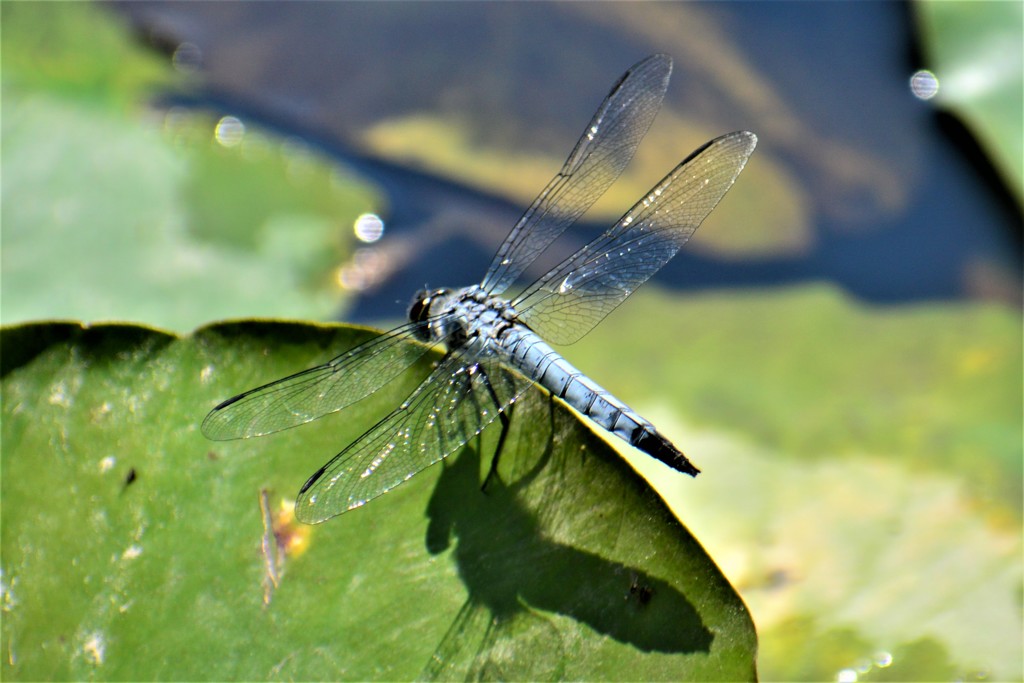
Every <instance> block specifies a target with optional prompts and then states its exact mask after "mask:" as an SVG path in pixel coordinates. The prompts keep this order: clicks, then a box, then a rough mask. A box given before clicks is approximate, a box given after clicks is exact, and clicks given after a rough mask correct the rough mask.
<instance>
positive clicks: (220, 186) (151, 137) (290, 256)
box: [0, 3, 380, 330]
mask: <svg viewBox="0 0 1024 683" xmlns="http://www.w3.org/2000/svg"><path fill="white" fill-rule="evenodd" d="M3 18H4V29H5V31H4V36H5V41H4V43H3V99H4V116H3V119H2V135H3V141H4V144H3V149H2V172H3V178H4V182H3V185H2V188H0V192H2V207H3V208H2V212H3V216H2V218H3V226H4V244H3V252H2V258H3V264H2V266H3V279H4V287H5V289H8V290H10V291H16V292H17V294H18V295H17V297H10V296H9V297H7V298H6V299H5V301H4V307H3V310H2V312H0V316H2V320H3V322H4V323H12V322H22V321H27V320H32V319H40V318H72V319H87V320H102V319H107V320H109V319H115V320H117V319H120V320H138V321H144V322H146V323H150V324H154V325H161V326H164V327H168V328H172V329H178V330H189V329H192V328H193V327H195V326H197V325H200V324H203V323H204V322H207V321H209V320H214V319H219V318H224V317H227V316H274V315H285V314H287V315H291V316H299V317H309V318H327V317H332V316H334V315H336V314H337V312H338V310H339V309H340V308H341V306H342V305H343V301H344V292H343V291H342V289H341V288H340V287H339V286H338V284H337V281H336V278H334V277H333V275H334V271H335V269H336V268H337V266H338V265H339V264H340V263H342V261H343V260H344V259H345V258H347V256H348V255H349V252H350V251H351V243H352V241H353V239H352V229H351V227H352V222H353V221H354V220H355V218H356V216H358V215H359V214H360V213H363V212H365V211H373V210H377V207H378V206H379V204H380V200H379V199H378V197H377V196H376V195H375V193H374V192H373V191H372V190H371V189H370V188H369V186H368V185H366V184H365V183H363V182H361V181H358V180H356V179H355V178H354V177H352V176H351V175H349V174H346V173H343V172H341V171H339V170H336V169H335V168H333V166H332V165H331V164H330V163H328V162H327V161H326V160H325V159H323V158H321V157H318V156H317V155H315V154H313V153H312V152H310V151H309V150H305V149H303V148H302V147H301V145H300V144H299V143H297V142H295V141H291V142H282V141H280V140H275V139H274V138H271V137H268V136H265V135H263V134H261V133H260V131H258V130H253V129H252V128H251V127H250V128H249V129H247V130H245V132H244V135H242V136H241V138H240V140H239V139H228V138H226V137H225V136H220V137H219V139H220V140H221V142H217V139H218V136H216V135H215V128H216V126H217V120H216V119H214V118H213V117H210V116H209V115H206V114H202V113H190V112H185V111H182V110H178V109H172V110H171V111H169V112H167V113H166V114H165V113H160V112H152V111H146V110H145V109H144V106H145V105H144V98H145V96H146V95H147V93H148V89H150V88H154V87H156V86H157V85H166V84H169V83H171V82H178V81H180V78H178V79H176V78H174V75H173V74H172V72H171V69H170V67H169V65H168V64H166V63H164V64H160V63H159V62H158V61H156V60H155V58H154V57H153V56H152V55H150V54H149V53H146V52H144V51H143V50H141V48H139V47H137V46H135V45H134V44H133V43H132V42H131V41H130V39H129V37H128V34H127V31H126V30H125V29H124V28H123V27H121V26H120V25H119V23H118V22H117V21H116V20H115V19H114V18H113V17H112V16H110V15H108V14H107V13H106V12H104V11H102V10H101V9H99V8H97V7H96V6H93V5H87V4H84V3H14V4H13V5H4V9H3ZM87 28H91V29H94V31H92V32H90V33H88V34H86V33H85V32H84V31H85V29H87ZM86 35H88V41H89V42H88V44H83V42H84V36H86ZM8 37H12V38H11V39H10V40H7V38H8ZM242 125H244V124H242ZM296 301H298V302H301V304H300V305H299V306H298V307H297V306H296V303H295V302H296Z"/></svg>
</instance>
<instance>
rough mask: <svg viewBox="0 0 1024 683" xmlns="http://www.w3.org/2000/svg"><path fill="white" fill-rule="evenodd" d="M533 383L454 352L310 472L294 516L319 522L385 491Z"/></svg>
mask: <svg viewBox="0 0 1024 683" xmlns="http://www.w3.org/2000/svg"><path fill="white" fill-rule="evenodd" d="M532 384H533V383H532V382H530V381H529V380H528V379H526V378H525V377H523V376H522V375H520V374H518V373H516V372H515V371H513V370H510V369H508V368H506V367H505V366H503V365H501V363H499V362H498V361H497V360H472V359H469V358H468V357H467V356H466V355H465V354H462V353H459V352H455V353H451V354H449V355H448V356H447V357H446V358H445V359H444V360H443V361H442V362H441V364H440V365H438V366H437V368H436V369H435V370H434V371H433V372H432V373H431V374H430V376H429V377H427V379H425V380H424V381H423V383H422V384H420V386H419V387H418V388H417V389H416V391H415V392H413V394H412V395H411V396H410V397H409V399H408V400H407V401H406V402H405V403H403V404H402V405H401V406H399V407H398V408H397V409H396V410H395V411H394V412H392V413H391V414H390V415H388V416H387V417H386V418H384V419H383V420H381V421H380V422H378V423H377V424H376V425H375V426H374V427H373V428H372V429H370V430H369V431H368V432H366V433H365V434H363V435H362V436H361V437H359V439H357V440H356V441H355V443H353V444H352V445H350V446H349V447H348V448H346V449H345V450H343V451H342V452H341V453H339V454H338V455H336V456H334V458H333V459H331V460H330V461H329V462H328V463H327V464H326V465H324V466H323V467H321V468H320V469H319V470H318V471H317V472H316V473H315V474H314V475H313V476H312V477H310V478H309V480H308V481H307V482H306V483H305V485H304V486H303V487H302V490H301V491H300V492H299V495H298V498H297V500H296V502H295V514H296V516H297V517H298V519H299V520H301V521H303V522H306V523H308V524H316V523H318V522H323V521H324V520H327V519H329V518H331V517H334V516H335V515H340V514H341V513H343V512H346V511H347V510H351V509H353V508H356V507H359V506H361V505H363V504H365V503H366V502H367V501H369V500H371V499H373V498H376V497H377V496H379V495H382V494H384V493H387V492H388V491H390V490H391V489H392V488H394V487H396V486H398V485H399V484H401V483H402V482H404V481H406V480H407V479H409V478H410V477H412V476H413V475H414V474H416V473H417V472H419V471H421V470H423V469H425V468H426V467H428V466H430V465H432V464H434V463H435V462H437V461H438V460H441V459H442V458H444V457H446V456H448V455H450V454H451V453H453V452H455V451H456V450H458V449H459V448H460V447H461V446H462V445H463V444H465V443H466V442H467V441H469V440H470V439H471V438H473V437H474V436H475V435H477V434H479V433H480V432H481V431H482V430H483V428H484V427H486V426H487V425H488V424H490V423H491V422H493V421H494V419H495V418H497V417H498V415H499V413H501V411H503V410H505V409H506V408H508V407H509V406H510V405H512V403H513V402H515V400H516V399H517V398H518V397H519V396H520V395H521V394H522V393H523V392H524V391H526V390H527V389H528V388H530V387H531V386H532Z"/></svg>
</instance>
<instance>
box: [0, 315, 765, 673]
mask: <svg viewBox="0 0 1024 683" xmlns="http://www.w3.org/2000/svg"><path fill="white" fill-rule="evenodd" d="M369 334H370V333H369V332H368V331H366V330H359V329H352V328H344V327H313V326H308V325H297V324H294V325H289V324H280V323H242V324H234V325H220V326H216V327H210V328H205V329H202V330H200V331H198V332H197V333H196V334H195V335H194V336H192V337H190V338H176V337H173V336H170V335H167V334H164V333H159V332H155V331H151V330H147V329H144V328H138V327H129V326H95V327H81V326H78V325H74V324H36V325H26V326H19V327H8V328H5V329H3V330H2V335H0V340H2V355H0V359H2V362H3V366H2V377H3V380H2V411H3V412H2V418H3V420H2V436H3V439H2V446H3V448H2V473H3V479H2V484H0V485H2V502H3V519H4V524H3V527H2V549H3V567H2V570H3V574H2V581H3V588H2V596H0V604H2V605H3V609H4V619H3V623H2V643H3V648H4V656H3V664H2V672H3V677H4V678H5V679H7V680H28V679H44V678H45V679H68V678H71V679H84V678H92V677H98V678H105V679H119V678H120V679H169V678H174V679H226V678H235V679H256V678H274V679H281V678H288V679H325V678H326V679H342V678H344V679H388V680H396V679H408V678H412V677H415V676H416V675H418V674H420V675H424V676H426V677H438V678H453V677H459V678H464V677H466V676H471V677H486V678H496V677H500V678H513V679H534V680H536V679H555V678H557V679H579V678H586V679H608V678H614V679H672V680H683V679H687V680H691V679H692V680H706V679H725V680H743V679H751V678H753V677H754V675H755V672H754V657H755V653H756V641H755V635H754V630H753V624H752V622H751V621H750V617H749V615H748V613H747V611H746V609H745V607H744V606H743V603H742V602H741V601H740V599H739V597H738V596H737V595H736V594H735V593H734V592H733V590H732V589H731V587H730V586H729V585H728V583H727V582H726V581H725V580H724V578H723V577H722V575H721V574H720V573H719V571H718V569H717V568H716V567H715V565H714V563H713V562H712V561H711V560H710V559H709V558H708V556H707V555H706V554H705V553H704V552H703V550H702V549H701V548H700V545H699V544H698V543H697V542H696V541H695V540H694V539H693V538H692V537H691V536H690V535H689V534H688V533H687V532H686V530H685V529H684V528H683V527H682V526H681V525H680V524H679V523H678V522H677V521H676V520H675V518H674V517H673V516H672V515H671V513H670V512H669V511H668V509H667V508H666V507H665V505H664V503H663V502H662V501H661V500H660V499H659V498H658V497H657V495H656V494H654V493H653V492H652V490H651V489H650V488H649V486H648V485H647V484H646V483H645V482H644V481H643V480H642V479H641V478H640V477H639V476H637V475H636V474H635V473H634V472H633V470H632V469H630V467H629V466H628V465H627V464H625V462H624V461H622V460H621V459H620V458H619V457H618V456H617V455H616V454H615V452H614V451H613V450H611V449H610V448H608V446H607V445H606V444H605V443H604V442H603V441H601V440H600V439H599V438H597V437H596V436H595V435H594V434H593V433H592V432H590V430H588V429H587V428H585V427H584V426H583V425H582V424H581V423H580V422H579V420H578V419H577V418H575V417H574V416H572V415H571V414H570V413H569V412H568V411H567V410H565V409H564V408H563V407H562V406H561V404H558V403H556V402H552V401H549V400H547V399H544V398H542V397H541V395H540V394H539V393H537V394H534V395H531V396H530V398H528V399H527V400H524V401H523V402H521V403H518V404H517V405H516V408H515V412H514V414H513V420H512V425H513V426H512V430H511V432H510V435H509V441H508V442H507V443H506V446H505V451H504V454H503V456H502V459H501V462H500V468H499V477H500V480H498V481H492V483H491V485H490V486H489V487H488V490H487V492H486V493H483V492H481V490H480V481H481V473H482V471H485V468H486V467H487V466H488V464H489V458H490V454H491V453H492V452H493V449H494V446H495V437H496V436H497V434H496V430H495V429H489V430H486V431H485V432H484V435H483V436H482V438H481V439H479V440H478V441H475V442H473V443H471V444H470V446H469V447H467V448H466V449H464V450H463V451H462V452H461V453H460V454H459V455H457V456H453V457H452V458H449V459H448V460H447V461H445V463H444V464H441V465H438V466H435V467H433V468H431V469H429V470H427V471H426V472H424V473H422V474H420V475H419V476H417V477H415V478H414V479H413V480H412V481H410V482H409V483H407V484H405V485H403V486H401V487H399V488H398V489H397V490H395V491H393V492H391V493H389V494H388V495H386V496H384V497H382V498H380V499H379V500H376V501H374V502H372V503H371V504H370V505H368V506H366V507H365V508H363V509H360V510H357V511H353V512H351V513H348V514H345V515H342V516H341V517H339V518H337V519H334V520H331V521H330V522H328V523H326V524H323V525H320V526H317V527H304V526H301V525H297V524H295V523H294V522H293V521H289V519H288V515H287V512H286V511H285V510H284V508H282V507H281V503H282V501H283V500H285V499H287V498H288V497H289V496H291V495H292V494H293V493H294V492H295V491H296V490H297V489H298V487H299V485H300V484H301V482H302V481H303V480H304V479H305V477H306V476H307V475H308V474H309V473H310V472H312V471H313V470H314V469H315V468H317V467H318V466H319V465H320V464H322V463H323V462H324V461H325V460H326V459H327V458H329V457H330V456H331V455H333V454H334V453H335V452H336V451H337V450H338V449H340V448H341V447H342V446H343V445H344V444H346V443H348V442H349V441H351V440H352V439H354V438H355V437H356V436H358V434H359V433H360V432H361V431H362V430H363V429H364V428H366V427H367V426H368V425H370V424H372V423H373V422H374V420H376V419H379V417H380V416H381V415H382V414H383V413H386V412H387V411H388V410H390V409H391V408H393V407H394V406H395V405H396V403H397V401H400V400H401V398H402V397H403V395H404V393H405V392H406V391H408V390H409V388H410V386H409V382H396V383H395V385H394V386H390V387H388V388H386V389H385V390H383V391H381V392H379V394H377V395H374V396H373V397H372V398H370V399H367V400H365V401H362V402H360V403H358V404H356V405H355V406H353V407H351V408H350V409H348V410H346V411H345V413H344V414H343V415H341V416H335V417H328V418H325V419H323V420H320V421H318V422H316V423H313V424H310V425H306V426H304V427H303V428H302V429H295V430H289V431H286V432H283V433H280V434H277V435H274V436H272V437H267V438H263V439H255V440H249V441H244V442H235V443H213V442H209V441H206V440H205V439H204V438H203V437H202V436H201V435H200V433H199V430H198V426H199V424H200V422H201V420H202V418H203V416H204V414H205V413H206V411H207V410H209V409H210V408H211V407H212V406H213V405H214V404H215V403H216V402H217V401H219V400H221V399H224V398H226V397H227V396H229V395H231V394H232V393H235V392H238V391H240V390H243V389H247V388H250V387H252V386H255V385H256V384H258V383H261V382H265V381H268V380H271V379H275V378H277V377H279V376H282V375H284V374H287V373H289V372H293V371H295V370H297V369H300V368H302V367H305V366H308V365H310V364H312V363H314V362H318V361H322V360H325V359H326V358H328V357H330V356H332V355H334V354H335V353H337V352H339V351H340V350H343V349H345V348H347V347H350V346H351V345H352V344H355V343H358V342H359V341H361V340H364V339H366V338H368V336H369ZM261 491H268V492H269V493H268V498H269V501H270V504H271V506H270V508H269V509H268V511H267V514H269V516H270V517H271V518H273V519H275V520H276V527H277V528H276V529H275V530H274V531H275V532H276V533H274V534H270V533H268V532H267V530H266V529H265V527H264V513H263V512H261V508H260V503H259V501H260V492H261ZM264 539H268V540H269V541H270V543H269V545H268V546H267V549H266V550H264V551H261V542H262V541H263V540H264ZM278 544H280V545H278ZM270 568H272V569H273V573H274V574H275V575H277V576H278V581H277V585H276V586H274V585H273V582H268V573H269V572H270Z"/></svg>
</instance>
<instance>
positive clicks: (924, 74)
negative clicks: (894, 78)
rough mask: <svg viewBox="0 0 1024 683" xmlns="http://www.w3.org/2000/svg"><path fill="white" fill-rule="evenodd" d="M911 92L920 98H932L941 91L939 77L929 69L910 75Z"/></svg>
mask: <svg viewBox="0 0 1024 683" xmlns="http://www.w3.org/2000/svg"><path fill="white" fill-rule="evenodd" d="M910 92H912V93H913V94H914V97H916V98H917V99H919V100H930V99H931V98H933V97H935V96H936V95H937V94H938V92H939V79H938V78H936V76H935V74H933V73H932V72H931V71H928V70H927V69H921V70H920V71H918V72H916V73H915V74H914V75H913V76H911V77H910Z"/></svg>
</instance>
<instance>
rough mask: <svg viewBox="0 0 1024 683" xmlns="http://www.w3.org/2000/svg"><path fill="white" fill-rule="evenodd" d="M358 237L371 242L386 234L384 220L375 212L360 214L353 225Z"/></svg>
mask: <svg viewBox="0 0 1024 683" xmlns="http://www.w3.org/2000/svg"><path fill="white" fill-rule="evenodd" d="M352 228H353V230H354V231H355V233H356V238H357V239H359V240H360V241H362V242H366V243H368V244H371V243H373V242H376V241H377V240H379V239H380V238H381V237H383V236H384V221H383V220H381V217H380V216H378V215H377V214H375V213H364V214H360V216H359V217H358V218H356V221H355V224H353V226H352Z"/></svg>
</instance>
